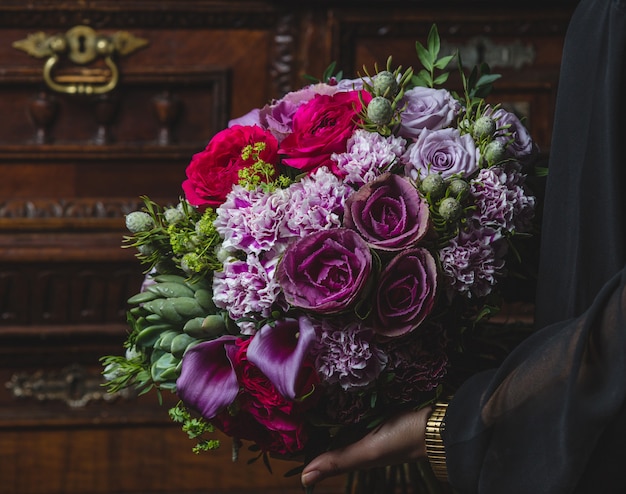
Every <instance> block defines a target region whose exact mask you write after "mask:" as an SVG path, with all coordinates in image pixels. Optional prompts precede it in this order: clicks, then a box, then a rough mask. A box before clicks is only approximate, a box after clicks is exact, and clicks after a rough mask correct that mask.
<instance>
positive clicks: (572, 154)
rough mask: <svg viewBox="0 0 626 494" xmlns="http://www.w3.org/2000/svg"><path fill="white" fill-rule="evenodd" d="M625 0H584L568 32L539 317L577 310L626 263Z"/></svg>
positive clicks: (547, 319)
mask: <svg viewBox="0 0 626 494" xmlns="http://www.w3.org/2000/svg"><path fill="white" fill-rule="evenodd" d="M625 115H626V1H625V0H582V2H581V3H580V4H579V6H578V8H577V10H576V12H575V13H574V16H573V17H572V20H571V22H570V26H569V30H568V33H567V37H566V42H565V46H564V50H563V59H562V65H561V77H560V83H559V88H558V93H557V104H556V114H555V121H554V126H553V130H554V132H553V137H552V149H551V152H550V163H549V172H548V180H547V184H546V195H545V202H544V216H543V227H542V243H541V257H540V271H539V279H538V286H537V303H536V321H537V327H539V328H543V327H545V326H547V325H548V324H551V323H553V322H558V321H563V320H565V319H569V318H571V317H575V316H578V315H580V314H581V313H582V312H583V311H584V310H586V309H587V308H588V307H589V305H590V304H591V302H592V301H593V298H594V297H595V295H596V294H597V293H598V291H599V290H600V288H601V287H602V285H603V284H604V283H606V282H607V281H608V280H609V279H610V278H611V277H612V276H613V275H614V274H615V273H617V272H618V271H619V270H621V269H622V266H624V264H626V123H625V122H626V118H625Z"/></svg>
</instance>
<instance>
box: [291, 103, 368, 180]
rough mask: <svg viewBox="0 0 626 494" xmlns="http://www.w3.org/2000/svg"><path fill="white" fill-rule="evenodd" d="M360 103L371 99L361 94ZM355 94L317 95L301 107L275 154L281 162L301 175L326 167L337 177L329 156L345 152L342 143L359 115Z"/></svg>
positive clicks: (346, 139)
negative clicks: (280, 158) (280, 157)
mask: <svg viewBox="0 0 626 494" xmlns="http://www.w3.org/2000/svg"><path fill="white" fill-rule="evenodd" d="M361 97H362V98H363V101H364V102H365V103H367V102H368V101H369V100H370V99H371V95H370V94H369V93H368V92H365V91H361ZM361 107H362V105H361V101H360V100H359V92H358V91H348V92H343V93H336V94H333V95H317V96H315V98H313V99H312V100H310V101H308V102H307V103H305V104H303V105H302V106H300V108H298V111H297V112H296V113H295V115H294V117H293V130H292V133H291V134H289V135H288V136H287V137H286V138H285V139H284V140H283V142H282V144H281V148H280V150H279V153H280V154H281V155H284V156H285V157H284V159H283V162H284V163H285V164H286V165H289V166H291V167H293V168H297V169H299V170H302V171H304V172H311V171H314V170H316V169H317V168H319V167H321V166H328V168H329V169H330V170H331V171H332V172H333V173H337V174H338V173H339V171H338V170H337V168H336V165H335V163H334V162H333V161H332V160H331V159H330V157H331V155H332V154H333V153H341V152H345V150H346V143H347V141H348V139H349V138H350V137H351V136H352V134H353V133H354V131H355V130H356V129H357V127H358V125H359V117H358V114H359V112H360V111H361Z"/></svg>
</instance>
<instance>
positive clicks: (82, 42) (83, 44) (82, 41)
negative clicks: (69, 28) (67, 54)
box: [78, 34, 87, 53]
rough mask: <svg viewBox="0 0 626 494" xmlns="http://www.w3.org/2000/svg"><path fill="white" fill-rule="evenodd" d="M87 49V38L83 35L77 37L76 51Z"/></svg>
mask: <svg viewBox="0 0 626 494" xmlns="http://www.w3.org/2000/svg"><path fill="white" fill-rule="evenodd" d="M85 51H87V38H86V36H84V35H82V34H81V35H80V36H79V37H78V52H79V53H85Z"/></svg>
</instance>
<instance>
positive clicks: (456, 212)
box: [439, 197, 463, 221]
mask: <svg viewBox="0 0 626 494" xmlns="http://www.w3.org/2000/svg"><path fill="white" fill-rule="evenodd" d="M462 212H463V208H462V207H461V203H460V202H459V201H457V200H456V199H455V198H454V197H446V198H445V199H444V200H442V201H441V204H439V214H440V215H441V217H442V218H443V219H444V220H446V221H456V220H458V219H459V218H460V217H461V213H462Z"/></svg>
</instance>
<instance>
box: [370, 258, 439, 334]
mask: <svg viewBox="0 0 626 494" xmlns="http://www.w3.org/2000/svg"><path fill="white" fill-rule="evenodd" d="M436 292H437V264H436V263H435V259H434V258H433V256H432V255H431V254H430V252H428V251H427V250H426V249H422V248H416V249H411V250H407V251H404V252H401V253H400V254H398V255H397V256H396V257H394V258H393V259H392V260H391V262H390V263H389V265H388V266H387V267H386V268H385V269H384V270H383V272H382V273H381V275H380V279H379V281H378V291H377V293H376V312H377V319H378V321H377V325H376V328H375V331H376V332H377V333H378V334H379V335H382V336H386V337H396V336H402V335H404V334H407V333H409V332H411V331H413V330H414V329H415V328H417V327H418V326H419V325H420V324H421V322H422V321H423V320H424V319H425V318H426V316H428V314H430V311H431V310H432V308H433V305H434V303H435V294H436Z"/></svg>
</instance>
